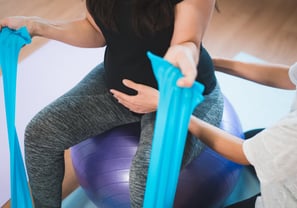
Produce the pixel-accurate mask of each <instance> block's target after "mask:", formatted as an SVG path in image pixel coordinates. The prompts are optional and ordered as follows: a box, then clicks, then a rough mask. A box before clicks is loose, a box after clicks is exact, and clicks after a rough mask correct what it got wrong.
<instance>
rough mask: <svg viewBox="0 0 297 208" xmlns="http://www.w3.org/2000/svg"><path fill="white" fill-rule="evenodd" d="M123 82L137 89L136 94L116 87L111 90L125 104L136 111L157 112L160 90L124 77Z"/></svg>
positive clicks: (142, 112)
mask: <svg viewBox="0 0 297 208" xmlns="http://www.w3.org/2000/svg"><path fill="white" fill-rule="evenodd" d="M123 84H124V85H125V86H126V87H128V88H131V89H133V90H135V91H136V92H137V94H136V95H128V94H125V93H123V92H120V91H118V90H115V89H111V90H110V92H111V93H112V94H113V96H114V97H115V98H116V99H117V100H118V102H119V103H121V104H122V105H123V106H125V107H126V108H128V109H129V110H130V111H132V112H134V113H141V114H144V113H151V112H155V111H156V110H157V107H158V100H159V91H158V90H156V89H154V88H152V87H150V86H147V85H143V84H138V83H135V82H133V81H131V80H128V79H124V80H123Z"/></svg>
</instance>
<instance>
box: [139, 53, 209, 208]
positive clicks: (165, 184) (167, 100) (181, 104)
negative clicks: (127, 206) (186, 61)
mask: <svg viewBox="0 0 297 208" xmlns="http://www.w3.org/2000/svg"><path fill="white" fill-rule="evenodd" d="M148 57H149V59H150V61H151V64H152V67H153V71H154V74H155V77H156V79H157V82H158V85H159V93H160V96H159V97H160V99H159V104H158V111H157V115H156V123H155V130H154V136H153V143H152V152H151V158H150V164H149V170H148V177H147V183H146V190H145V197H144V204H143V207H144V208H159V207H168V208H171V207H173V203H174V197H175V192H176V187H177V183H178V177H179V172H180V167H181V163H182V157H183V152H184V147H185V143H186V137H187V132H188V125H189V121H190V116H191V114H192V112H193V110H194V108H195V107H196V106H197V105H198V104H200V103H201V102H202V101H203V99H204V97H203V96H202V93H203V90H204V86H203V85H202V84H200V83H198V82H195V83H194V84H193V86H192V87H190V88H184V87H179V86H177V84H176V83H177V80H178V79H179V78H181V77H182V74H181V71H180V70H179V69H178V68H177V67H175V66H173V65H172V64H170V63H169V62H167V61H166V60H164V59H163V58H161V57H158V56H155V55H154V54H152V53H150V52H148Z"/></svg>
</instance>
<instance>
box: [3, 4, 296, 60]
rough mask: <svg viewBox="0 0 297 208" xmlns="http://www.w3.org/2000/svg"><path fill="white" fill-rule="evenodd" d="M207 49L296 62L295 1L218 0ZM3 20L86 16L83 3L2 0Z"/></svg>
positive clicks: (32, 46)
mask: <svg viewBox="0 0 297 208" xmlns="http://www.w3.org/2000/svg"><path fill="white" fill-rule="evenodd" d="M218 4H219V8H220V13H218V12H215V13H214V16H213V18H212V20H211V23H210V25H209V28H208V30H207V32H206V34H205V38H204V45H205V47H206V48H207V49H208V50H209V52H210V54H211V55H213V56H224V57H233V56H234V55H235V54H237V53H238V52H240V51H244V52H247V53H249V54H251V55H254V56H257V57H259V58H262V59H264V60H267V61H271V62H275V63H283V64H292V63H294V62H295V61H296V60H297V50H296V49H297V1H296V0H218ZM0 5H1V6H0V18H3V17H5V16H12V15H25V16H26V15H32V16H42V17H45V18H50V19H70V18H76V17H80V16H81V15H83V13H84V0H9V1H8V0H0ZM46 41H47V40H45V39H42V38H35V39H34V40H33V43H31V44H30V45H28V46H26V47H25V48H24V49H23V50H22V51H21V54H20V60H22V59H24V58H25V57H27V56H28V55H30V54H31V53H32V52H33V51H34V50H35V49H36V48H38V47H40V45H42V44H44V43H45V42H46Z"/></svg>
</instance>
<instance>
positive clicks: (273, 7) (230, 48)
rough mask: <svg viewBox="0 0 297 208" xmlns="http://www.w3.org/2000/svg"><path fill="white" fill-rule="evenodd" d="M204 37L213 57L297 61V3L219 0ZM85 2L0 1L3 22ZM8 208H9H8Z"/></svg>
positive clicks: (72, 11) (56, 15)
mask: <svg viewBox="0 0 297 208" xmlns="http://www.w3.org/2000/svg"><path fill="white" fill-rule="evenodd" d="M218 4H219V8H220V12H219V13H218V12H215V13H214V15H213V18H212V20H211V22H210V25H209V27H208V30H207V31H206V34H205V38H204V46H205V47H206V48H207V49H208V51H209V52H210V54H211V55H212V56H222V57H230V58H231V57H233V56H234V55H236V54H237V53H239V52H241V51H244V52H246V53H249V54H251V55H254V56H257V57H259V58H261V59H264V60H266V61H270V62H274V63H282V64H292V63H294V62H295V61H297V1H296V0H218ZM84 8H85V7H84V0H0V19H1V18H3V17H5V16H13V15H20V16H27V15H32V16H41V17H44V18H50V19H55V20H59V19H61V20H65V19H71V18H77V17H80V16H82V15H83V14H84ZM46 42H47V40H46V39H44V38H34V39H33V42H32V43H31V44H30V45H27V46H26V47H24V48H23V49H22V51H21V54H20V61H21V60H23V59H24V58H26V57H27V56H29V55H30V54H31V53H33V52H34V51H35V50H36V49H37V48H39V47H40V46H41V45H42V44H45V43H46ZM5 207H9V205H8V206H5Z"/></svg>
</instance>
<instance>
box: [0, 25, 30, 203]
mask: <svg viewBox="0 0 297 208" xmlns="http://www.w3.org/2000/svg"><path fill="white" fill-rule="evenodd" d="M28 43H31V37H30V34H29V33H28V31H27V29H26V28H25V27H23V28H21V29H19V30H11V29H9V28H7V27H4V28H2V29H1V31H0V68H1V69H2V76H3V88H4V99H5V110H6V122H7V131H8V140H9V150H10V183H11V185H10V187H11V190H10V191H11V207H12V208H31V207H33V206H32V200H31V194H30V190H29V186H28V182H27V175H26V170H25V166H24V162H23V157H22V153H21V149H20V145H19V140H18V136H17V132H16V127H15V106H16V104H15V103H16V80H17V64H18V56H19V52H20V50H21V48H22V47H23V46H24V45H25V44H28Z"/></svg>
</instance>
